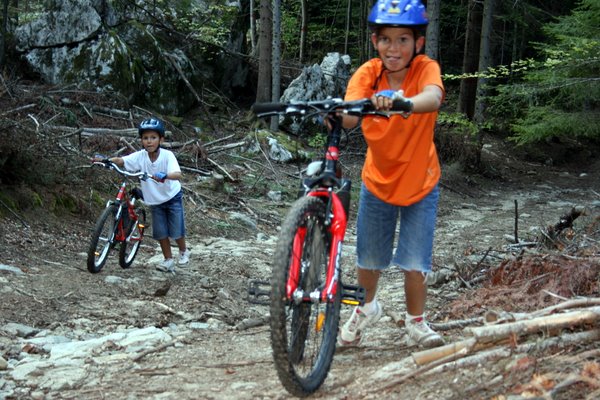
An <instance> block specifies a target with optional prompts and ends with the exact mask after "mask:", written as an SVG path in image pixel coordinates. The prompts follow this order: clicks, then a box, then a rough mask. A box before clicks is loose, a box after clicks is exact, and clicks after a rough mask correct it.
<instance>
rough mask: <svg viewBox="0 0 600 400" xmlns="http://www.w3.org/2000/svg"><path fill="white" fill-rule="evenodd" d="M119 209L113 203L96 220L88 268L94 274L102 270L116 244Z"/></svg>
mask: <svg viewBox="0 0 600 400" xmlns="http://www.w3.org/2000/svg"><path fill="white" fill-rule="evenodd" d="M117 210H118V207H117V205H115V204H111V205H110V206H108V207H106V208H105V209H104V211H102V214H100V217H98V220H97V221H96V226H95V227H94V232H93V233H92V240H91V242H90V247H89V250H88V256H87V268H88V271H90V272H91V273H93V274H96V273H98V272H100V270H102V267H104V264H105V263H106V259H107V258H108V253H109V252H110V249H111V248H112V247H113V246H114V239H115V234H116V230H117V221H115V216H116V214H117Z"/></svg>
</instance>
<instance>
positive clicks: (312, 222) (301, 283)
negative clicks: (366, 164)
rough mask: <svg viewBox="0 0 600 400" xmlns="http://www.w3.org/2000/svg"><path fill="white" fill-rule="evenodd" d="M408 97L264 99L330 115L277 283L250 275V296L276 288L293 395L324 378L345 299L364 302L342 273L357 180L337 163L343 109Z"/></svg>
mask: <svg viewBox="0 0 600 400" xmlns="http://www.w3.org/2000/svg"><path fill="white" fill-rule="evenodd" d="M409 110H410V107H409V105H408V104H407V103H405V102H404V101H403V100H396V101H395V102H394V107H393V111H391V112H387V113H383V112H380V111H377V110H375V109H374V107H373V104H372V103H371V101H370V100H369V99H364V100H358V101H350V102H345V101H342V100H341V99H327V100H323V101H308V102H301V101H297V102H292V103H289V104H281V103H259V104H255V105H254V106H253V111H254V113H255V114H256V115H257V116H258V117H268V116H274V115H286V116H291V117H299V118H300V119H302V120H303V121H304V120H307V119H311V118H327V119H328V120H329V121H330V125H331V129H329V132H328V138H327V147H326V150H325V154H324V156H323V160H322V161H316V162H313V163H311V164H310V165H309V167H308V168H307V175H309V176H308V177H307V178H305V179H303V180H302V192H303V195H302V196H301V197H300V198H299V199H298V200H296V202H295V203H294V204H293V205H292V207H291V209H290V211H289V212H288V214H287V216H286V218H285V220H284V222H283V225H282V227H281V232H280V235H279V238H278V242H277V245H276V248H275V253H274V258H273V264H272V265H273V270H272V275H271V282H270V288H265V287H264V285H266V284H267V283H265V282H260V281H253V282H251V283H250V288H249V299H250V301H253V300H254V301H255V302H258V303H260V302H261V298H264V296H266V295H269V296H270V302H269V303H270V328H271V346H272V350H273V357H274V361H275V368H276V369H277V374H278V375H279V379H280V381H281V383H282V384H283V386H284V387H285V388H286V389H287V390H288V391H289V392H290V393H292V394H293V395H296V396H302V397H303V396H308V395H309V394H311V393H313V392H315V391H316V390H317V389H318V388H319V387H320V386H321V384H322V383H323V382H324V380H325V378H326V377H327V374H328V373H329V369H330V367H331V362H332V360H333V355H334V352H335V346H336V339H337V335H338V325H339V321H340V305H341V304H342V303H343V304H350V305H359V304H360V305H362V304H363V303H364V296H365V291H364V289H363V288H361V287H358V286H354V285H347V284H343V283H342V281H341V275H342V274H341V265H340V259H341V256H342V243H343V241H344V235H345V233H346V224H347V218H348V209H349V204H350V187H351V182H350V181H349V180H348V179H344V178H343V177H342V174H341V169H340V168H339V165H338V157H339V144H340V140H341V133H342V121H341V117H340V114H349V115H355V116H363V115H369V114H370V115H381V116H384V117H389V116H390V114H402V113H404V112H407V111H409Z"/></svg>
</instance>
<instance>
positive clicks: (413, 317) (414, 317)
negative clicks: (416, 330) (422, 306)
mask: <svg viewBox="0 0 600 400" xmlns="http://www.w3.org/2000/svg"><path fill="white" fill-rule="evenodd" d="M421 321H423V314H421V315H410V314H409V313H408V312H407V313H406V323H417V322H421Z"/></svg>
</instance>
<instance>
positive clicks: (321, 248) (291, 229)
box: [270, 197, 341, 397]
mask: <svg viewBox="0 0 600 400" xmlns="http://www.w3.org/2000/svg"><path fill="white" fill-rule="evenodd" d="M329 238H330V235H329V233H328V232H327V228H326V227H325V204H324V203H323V201H322V200H321V199H319V198H316V197H302V198H300V199H298V200H297V201H296V202H295V203H294V205H293V207H292V208H291V210H290V212H289V213H288V215H287V217H286V220H285V221H284V223H283V225H282V228H281V233H280V236H279V240H278V243H277V247H276V249H275V256H274V260H273V272H272V277H271V307H270V312H271V345H272V348H273V357H274V361H275V367H276V369H277V374H278V375H279V379H280V381H281V383H282V384H283V386H284V387H285V388H286V389H287V390H288V391H289V392H290V393H292V394H293V395H296V396H300V397H304V396H308V395H309V394H311V393H313V392H315V391H316V390H317V389H318V388H319V387H320V386H321V384H322V383H323V381H324V380H325V378H326V377H327V374H328V373H329V369H330V367H331V362H332V360H333V355H334V352H335V342H336V338H337V332H338V325H339V320H340V301H341V297H340V290H339V289H338V290H337V291H336V293H337V296H336V297H335V299H332V301H329V302H325V303H322V302H311V301H308V300H305V301H299V302H296V301H294V300H293V299H290V298H288V296H287V294H286V287H287V284H288V278H289V276H290V271H291V268H293V265H299V269H300V271H298V288H299V289H301V290H302V291H303V292H304V293H305V294H306V295H308V293H310V292H312V291H314V290H319V289H322V288H323V285H324V284H325V279H326V270H327V263H328V260H329V248H330V245H329V244H330V239H329ZM298 241H302V243H301V246H298V244H299V242H298ZM295 243H296V246H295V245H294V244H295ZM294 260H296V261H299V262H294Z"/></svg>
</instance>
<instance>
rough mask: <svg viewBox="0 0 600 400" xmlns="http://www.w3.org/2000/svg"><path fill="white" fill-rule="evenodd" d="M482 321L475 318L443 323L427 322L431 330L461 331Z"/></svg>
mask: <svg viewBox="0 0 600 400" xmlns="http://www.w3.org/2000/svg"><path fill="white" fill-rule="evenodd" d="M483 320H484V319H483V317H475V318H469V319H463V320H456V321H448V322H444V323H436V322H429V326H431V329H433V330H436V331H449V330H452V329H458V328H460V329H462V328H464V327H467V326H470V325H475V324H482V323H483Z"/></svg>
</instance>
